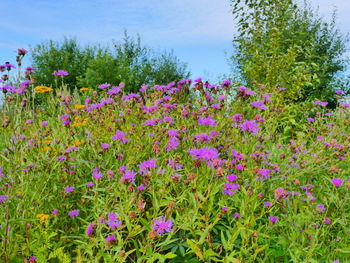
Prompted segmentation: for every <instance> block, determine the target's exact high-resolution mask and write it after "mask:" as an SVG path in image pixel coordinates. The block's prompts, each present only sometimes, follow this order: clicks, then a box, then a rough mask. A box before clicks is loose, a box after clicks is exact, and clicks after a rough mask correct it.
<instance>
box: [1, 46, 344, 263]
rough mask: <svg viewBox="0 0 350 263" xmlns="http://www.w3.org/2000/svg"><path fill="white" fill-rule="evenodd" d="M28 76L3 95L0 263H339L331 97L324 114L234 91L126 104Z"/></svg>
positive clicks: (154, 95) (207, 90) (322, 104)
mask: <svg viewBox="0 0 350 263" xmlns="http://www.w3.org/2000/svg"><path fill="white" fill-rule="evenodd" d="M19 52H22V53H21V54H23V53H24V54H25V50H19ZM19 54H20V53H19ZM20 56H24V55H20ZM14 70H16V69H15V66H14V65H12V64H6V65H2V66H0V71H1V72H2V76H4V75H5V74H8V75H9V74H10V73H11V72H14ZM18 70H19V76H20V74H21V73H20V68H19V69H18ZM35 70H36V69H35V68H32V67H28V68H26V71H25V74H24V77H23V78H22V79H20V78H19V81H18V82H17V84H10V83H9V81H8V79H6V77H3V78H2V79H3V82H2V83H1V84H0V90H1V92H3V95H4V102H3V105H2V109H1V112H0V261H1V262H4V263H9V262H11V263H19V262H40V263H41V262H64V263H68V262H96V263H99V262H140V263H142V262H171V263H180V262H181V263H182V262H192V263H195V262H233V263H238V262H241V263H245V262H320V263H321V262H327V263H328V262H350V161H349V150H350V128H349V123H350V109H349V108H350V105H349V104H348V103H347V102H346V101H344V100H343V91H342V90H339V89H335V90H334V93H335V96H336V97H337V99H338V101H337V106H336V107H335V108H333V109H332V108H329V107H328V105H327V104H328V103H327V102H326V101H320V100H315V101H305V102H300V103H289V102H288V101H287V100H286V99H285V96H284V94H285V93H286V92H287V91H288V90H286V89H285V88H283V87H278V86H275V87H274V88H267V87H265V86H264V85H260V86H259V87H258V88H254V89H253V88H252V87H245V86H241V85H236V84H235V80H226V81H223V82H221V83H218V84H214V83H209V82H206V81H205V80H203V79H201V78H198V79H193V80H191V79H183V80H180V81H178V82H171V83H169V84H168V85H147V84H144V85H142V86H141V87H137V89H139V92H137V93H129V92H127V90H126V89H125V84H124V83H120V84H119V85H117V86H113V85H111V84H108V83H101V85H99V86H96V87H84V88H80V89H75V90H72V89H68V88H67V86H66V85H65V78H66V77H67V76H69V72H68V71H66V70H65V69H60V68H58V69H57V70H56V71H54V72H52V74H53V76H54V77H55V80H56V85H53V86H50V87H48V86H44V85H42V84H41V83H36V82H35V81H34V80H33V78H32V77H31V74H32V72H34V71H35Z"/></svg>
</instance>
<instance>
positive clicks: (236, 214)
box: [233, 213, 241, 219]
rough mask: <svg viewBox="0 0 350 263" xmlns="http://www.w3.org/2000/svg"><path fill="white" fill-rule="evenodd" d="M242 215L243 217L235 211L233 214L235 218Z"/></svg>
mask: <svg viewBox="0 0 350 263" xmlns="http://www.w3.org/2000/svg"><path fill="white" fill-rule="evenodd" d="M240 217H241V215H240V213H234V214H233V218H235V219H237V218H240Z"/></svg>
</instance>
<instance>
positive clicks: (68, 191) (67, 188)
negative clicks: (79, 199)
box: [64, 186, 75, 193]
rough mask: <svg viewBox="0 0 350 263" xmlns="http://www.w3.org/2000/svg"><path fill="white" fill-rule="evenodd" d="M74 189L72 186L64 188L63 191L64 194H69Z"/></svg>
mask: <svg viewBox="0 0 350 263" xmlns="http://www.w3.org/2000/svg"><path fill="white" fill-rule="evenodd" d="M74 189H75V188H74V186H67V187H66V188H64V191H65V192H66V193H71V192H73V191H74Z"/></svg>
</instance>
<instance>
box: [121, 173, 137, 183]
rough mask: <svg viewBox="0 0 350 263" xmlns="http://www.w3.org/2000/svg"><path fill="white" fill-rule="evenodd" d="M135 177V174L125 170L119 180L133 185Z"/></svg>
mask: <svg viewBox="0 0 350 263" xmlns="http://www.w3.org/2000/svg"><path fill="white" fill-rule="evenodd" d="M135 175H136V173H135V172H134V171H131V170H125V171H124V173H123V174H122V178H121V179H120V180H121V181H122V182H125V181H126V182H130V183H134V182H135Z"/></svg>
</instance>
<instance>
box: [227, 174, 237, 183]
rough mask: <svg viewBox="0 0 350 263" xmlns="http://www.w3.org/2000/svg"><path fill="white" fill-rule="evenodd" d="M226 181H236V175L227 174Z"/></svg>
mask: <svg viewBox="0 0 350 263" xmlns="http://www.w3.org/2000/svg"><path fill="white" fill-rule="evenodd" d="M226 178H227V181H229V182H234V181H236V180H237V175H235V174H229V175H227V177H226Z"/></svg>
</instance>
